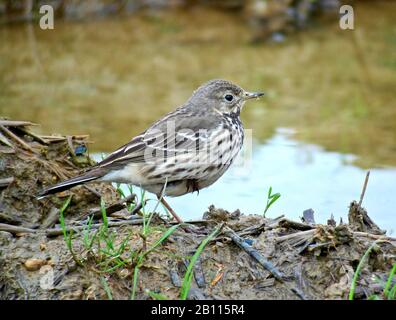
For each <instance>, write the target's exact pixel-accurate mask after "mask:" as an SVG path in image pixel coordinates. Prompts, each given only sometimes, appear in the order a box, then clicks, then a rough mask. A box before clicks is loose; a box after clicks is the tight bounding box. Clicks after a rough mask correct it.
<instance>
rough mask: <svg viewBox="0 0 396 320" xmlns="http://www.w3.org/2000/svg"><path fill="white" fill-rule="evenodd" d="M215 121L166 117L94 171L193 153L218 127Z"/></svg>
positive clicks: (121, 148) (210, 119)
mask: <svg viewBox="0 0 396 320" xmlns="http://www.w3.org/2000/svg"><path fill="white" fill-rule="evenodd" d="M217 117H218V115H217V114H216V113H213V117H209V118H208V117H207V116H201V115H197V116H189V115H187V114H184V113H180V112H179V113H178V112H174V113H170V114H168V115H167V116H166V117H164V118H163V119H162V120H160V121H158V122H156V123H155V124H153V125H152V126H151V127H150V128H149V129H147V130H146V131H145V132H143V133H142V134H140V135H138V136H136V137H135V138H133V139H132V140H131V141H130V142H128V143H127V144H125V145H123V146H122V147H120V148H119V149H117V150H116V151H114V152H113V153H111V154H110V155H109V156H108V157H107V158H105V159H104V160H102V161H101V162H99V163H98V164H97V165H96V167H101V168H103V169H105V168H106V169H108V170H116V169H120V168H122V167H123V166H124V165H126V164H128V163H139V162H149V161H151V160H155V158H156V156H158V154H161V155H162V156H163V157H165V158H166V157H167V156H168V154H172V156H174V155H175V154H177V153H178V152H180V153H185V152H189V151H195V150H196V148H197V146H198V145H199V144H198V143H202V142H203V141H205V134H206V133H207V131H208V130H210V129H211V128H213V127H214V126H215V125H216V123H219V119H218V118H217ZM173 128H174V129H173Z"/></svg>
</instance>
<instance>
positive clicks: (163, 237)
mask: <svg viewBox="0 0 396 320" xmlns="http://www.w3.org/2000/svg"><path fill="white" fill-rule="evenodd" d="M178 227H180V224H176V225H174V226H172V227H171V228H169V229H168V230H166V231H165V232H164V234H163V235H162V236H161V238H159V239H158V240H157V241H156V242H155V243H154V245H153V246H152V247H151V248H150V249H148V250H147V251H146V252H144V253H143V255H144V256H146V255H148V254H149V253H150V252H152V251H153V250H155V248H157V247H158V246H159V245H161V243H162V242H164V241H165V240H166V239H167V238H168V237H169V236H170V235H171V234H172V233H173V232H175V231H176V229H177V228H178Z"/></svg>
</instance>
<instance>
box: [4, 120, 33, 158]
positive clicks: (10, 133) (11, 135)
mask: <svg viewBox="0 0 396 320" xmlns="http://www.w3.org/2000/svg"><path fill="white" fill-rule="evenodd" d="M0 129H1V130H3V132H4V133H5V134H7V135H8V136H9V137H10V138H12V139H14V140H15V141H16V142H18V143H19V144H20V145H21V146H22V147H24V148H25V149H27V150H29V151H31V152H33V153H37V152H36V151H34V150H33V149H32V147H31V146H29V145H28V144H27V143H26V142H25V141H23V140H22V139H21V138H19V137H18V136H17V135H15V134H14V133H13V132H11V131H10V130H8V129H7V128H6V127H4V126H2V125H0Z"/></svg>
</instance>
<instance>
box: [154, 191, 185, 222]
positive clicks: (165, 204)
mask: <svg viewBox="0 0 396 320" xmlns="http://www.w3.org/2000/svg"><path fill="white" fill-rule="evenodd" d="M158 199H160V201H161V203H162V204H163V205H164V206H165V208H166V209H167V210H168V211H169V212H170V213H171V215H172V216H173V217H174V218H175V219H176V221H177V222H178V223H183V220H182V219H180V217H179V216H178V215H177V214H176V212H175V211H173V209H172V208H171V206H170V205H169V204H168V202H166V201H165V199H164V198H160V197H158Z"/></svg>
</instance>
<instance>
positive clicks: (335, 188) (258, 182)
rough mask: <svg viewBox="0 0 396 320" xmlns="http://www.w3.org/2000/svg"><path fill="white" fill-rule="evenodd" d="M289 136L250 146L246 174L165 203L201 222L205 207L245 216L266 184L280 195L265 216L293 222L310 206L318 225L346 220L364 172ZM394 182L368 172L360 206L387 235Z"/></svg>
mask: <svg viewBox="0 0 396 320" xmlns="http://www.w3.org/2000/svg"><path fill="white" fill-rule="evenodd" d="M291 133H292V130H286V129H278V130H277V132H276V134H275V135H274V136H273V137H271V138H270V139H269V140H268V141H267V142H266V143H264V144H254V145H253V158H252V162H251V167H250V169H249V170H247V171H246V170H241V168H238V167H237V166H232V167H231V168H230V169H229V170H228V171H227V172H226V173H225V174H224V176H223V177H222V178H220V179H219V180H218V181H217V182H216V183H215V184H214V185H212V186H211V187H209V188H207V189H203V190H201V191H200V193H199V195H197V194H196V193H195V194H188V195H185V196H183V197H178V198H169V199H168V201H169V203H170V204H171V205H172V206H173V208H174V209H175V210H176V212H178V213H179V214H180V215H181V216H182V217H183V218H184V219H199V218H201V217H202V213H203V212H204V211H205V210H207V208H208V206H209V205H211V204H214V205H215V206H216V207H221V208H224V209H227V210H229V211H231V212H232V211H234V210H236V209H238V208H239V209H240V210H241V212H243V213H246V214H248V213H252V214H253V213H254V214H261V213H263V211H264V208H265V203H266V195H267V190H268V188H269V187H270V186H272V187H273V191H275V192H280V193H281V195H282V196H281V198H280V199H279V200H278V201H277V202H276V203H275V204H274V205H273V207H271V208H270V210H269V211H268V212H267V216H271V217H276V216H279V215H281V214H285V215H286V216H287V217H289V218H293V219H297V220H298V219H299V217H301V216H302V212H303V211H304V210H305V209H308V208H312V209H314V211H315V218H316V221H317V222H318V223H326V221H327V219H328V218H330V215H331V214H333V215H334V217H335V219H336V220H337V221H339V220H340V218H342V219H343V221H348V220H347V216H348V206H349V203H350V202H351V201H352V200H358V199H359V197H360V193H361V188H362V185H363V181H364V178H365V175H366V171H365V170H363V169H360V168H359V167H357V166H355V165H353V164H352V163H353V161H354V160H356V156H354V155H345V154H340V153H337V152H328V151H325V150H324V149H323V148H322V147H320V146H317V145H313V144H304V143H301V142H298V141H296V140H294V139H293V138H292V137H291ZM395 181H396V169H373V170H372V171H371V174H370V181H369V184H368V188H367V191H366V195H365V198H364V202H363V206H364V207H365V208H366V209H367V210H368V212H369V215H370V216H371V217H372V218H373V220H374V221H375V222H376V223H377V224H379V226H380V227H381V228H384V229H386V230H388V231H391V230H396V216H395V214H394V208H395V207H396V198H395V194H396V183H395ZM137 190H139V189H138V188H135V192H139V191H137ZM125 191H127V190H126V189H125ZM138 194H140V193H138ZM149 197H150V196H149ZM151 198H152V199H155V196H154V195H151ZM154 202H155V201H152V202H151V204H149V207H148V208H153V207H154Z"/></svg>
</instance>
